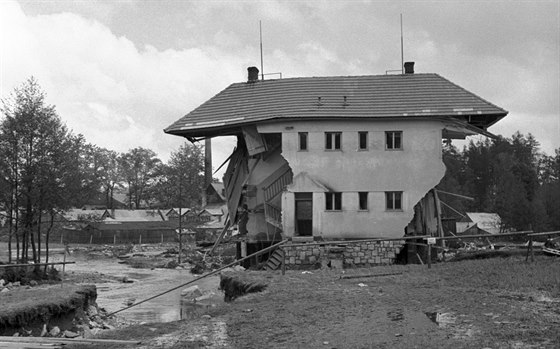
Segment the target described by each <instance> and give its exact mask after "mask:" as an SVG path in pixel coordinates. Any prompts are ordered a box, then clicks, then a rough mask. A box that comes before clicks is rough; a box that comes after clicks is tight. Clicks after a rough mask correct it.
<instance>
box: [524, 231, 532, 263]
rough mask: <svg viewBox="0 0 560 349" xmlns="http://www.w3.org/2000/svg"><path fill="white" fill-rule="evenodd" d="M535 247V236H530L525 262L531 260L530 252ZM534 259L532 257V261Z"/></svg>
mask: <svg viewBox="0 0 560 349" xmlns="http://www.w3.org/2000/svg"><path fill="white" fill-rule="evenodd" d="M532 249H533V237H532V236H529V243H528V244H527V255H526V256H525V262H527V261H528V260H529V254H531V250H532ZM532 261H533V259H532V258H531V262H532Z"/></svg>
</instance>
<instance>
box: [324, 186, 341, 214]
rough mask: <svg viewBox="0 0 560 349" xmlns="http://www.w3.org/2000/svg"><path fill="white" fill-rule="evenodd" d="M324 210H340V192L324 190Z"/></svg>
mask: <svg viewBox="0 0 560 349" xmlns="http://www.w3.org/2000/svg"><path fill="white" fill-rule="evenodd" d="M325 211H331V212H332V211H342V193H341V192H331V191H329V192H325Z"/></svg>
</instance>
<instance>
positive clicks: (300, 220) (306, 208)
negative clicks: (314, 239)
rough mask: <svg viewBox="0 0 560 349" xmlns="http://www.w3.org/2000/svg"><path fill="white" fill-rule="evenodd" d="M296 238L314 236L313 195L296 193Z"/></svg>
mask: <svg viewBox="0 0 560 349" xmlns="http://www.w3.org/2000/svg"><path fill="white" fill-rule="evenodd" d="M295 208H296V232H295V233H296V234H295V235H296V236H312V235H313V193H295Z"/></svg>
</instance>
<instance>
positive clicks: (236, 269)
mask: <svg viewBox="0 0 560 349" xmlns="http://www.w3.org/2000/svg"><path fill="white" fill-rule="evenodd" d="M233 270H235V271H245V268H244V267H243V266H241V265H236V266H235V267H233Z"/></svg>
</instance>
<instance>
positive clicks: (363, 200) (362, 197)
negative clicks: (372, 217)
mask: <svg viewBox="0 0 560 349" xmlns="http://www.w3.org/2000/svg"><path fill="white" fill-rule="evenodd" d="M367 198H368V193H367V192H359V193H358V201H359V206H360V210H367V209H368V205H367V203H368V202H367V201H368V200H367Z"/></svg>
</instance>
